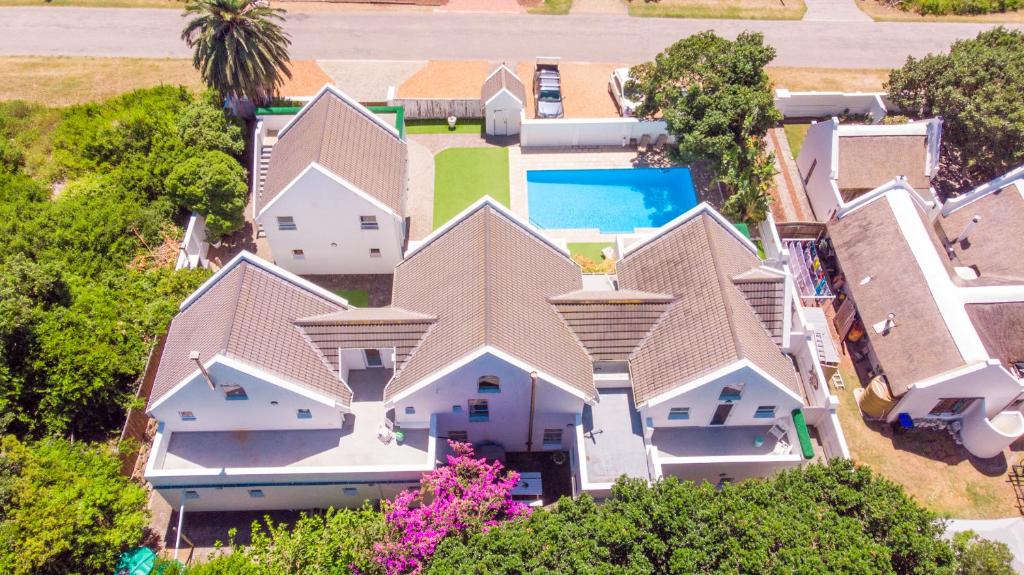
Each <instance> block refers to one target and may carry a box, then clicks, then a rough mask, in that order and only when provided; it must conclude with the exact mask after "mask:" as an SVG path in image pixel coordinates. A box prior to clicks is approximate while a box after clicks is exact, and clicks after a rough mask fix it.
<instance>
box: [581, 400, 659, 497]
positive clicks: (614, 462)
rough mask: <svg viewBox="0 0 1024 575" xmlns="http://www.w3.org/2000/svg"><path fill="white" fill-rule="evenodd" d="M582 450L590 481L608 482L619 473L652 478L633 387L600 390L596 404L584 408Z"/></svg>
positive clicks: (619, 474) (613, 479)
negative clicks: (634, 402) (634, 401)
mask: <svg viewBox="0 0 1024 575" xmlns="http://www.w3.org/2000/svg"><path fill="white" fill-rule="evenodd" d="M582 451H583V453H582V455H583V457H584V459H585V461H584V463H585V464H586V469H587V480H588V481H589V482H590V483H611V482H613V481H615V480H616V479H618V478H619V476H621V475H628V476H630V477H641V478H644V479H649V478H650V477H651V470H650V469H649V467H648V462H647V446H646V442H645V441H644V436H643V427H642V426H641V423H640V413H639V412H638V411H637V410H636V407H635V406H634V404H633V390H632V389H629V388H616V389H599V390H598V401H597V403H595V404H594V405H592V406H585V407H584V408H583V450H582Z"/></svg>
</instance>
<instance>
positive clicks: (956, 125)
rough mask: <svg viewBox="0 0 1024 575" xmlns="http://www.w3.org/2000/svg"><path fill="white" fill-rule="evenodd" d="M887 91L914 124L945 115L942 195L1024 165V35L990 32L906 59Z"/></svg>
mask: <svg viewBox="0 0 1024 575" xmlns="http://www.w3.org/2000/svg"><path fill="white" fill-rule="evenodd" d="M886 89H887V90H888V92H889V97H890V99H892V101H893V103H895V104H896V105H897V106H899V107H900V108H902V109H904V110H905V111H906V113H907V114H908V115H910V116H912V117H916V118H927V117H932V116H942V118H943V120H944V122H943V131H942V164H941V172H940V181H939V188H940V190H941V191H942V192H944V193H946V194H949V193H954V192H957V191H963V190H964V189H967V188H970V187H973V186H975V185H978V184H981V183H983V182H985V181H987V180H989V179H991V178H993V177H996V176H999V175H1001V174H1003V173H1004V172H1006V171H1008V170H1010V169H1011V168H1014V167H1016V166H1017V165H1019V164H1020V163H1022V162H1024V99H1022V98H1021V97H1020V95H1021V93H1024V32H1021V31H1019V30H1008V29H1006V28H1002V27H999V28H994V29H992V30H987V31H985V32H982V33H980V34H978V36H977V37H976V38H974V39H970V40H960V41H958V42H955V43H954V44H953V46H952V48H950V51H949V53H948V54H929V55H928V56H925V57H924V58H921V59H917V58H913V57H911V58H907V63H906V64H904V65H903V67H902V68H899V69H896V70H893V71H892V72H891V73H890V75H889V80H888V82H887V83H886Z"/></svg>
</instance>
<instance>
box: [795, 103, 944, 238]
mask: <svg viewBox="0 0 1024 575" xmlns="http://www.w3.org/2000/svg"><path fill="white" fill-rule="evenodd" d="M941 137H942V120H941V119H940V118H932V119H930V120H922V121H919V122H909V123H905V124H889V125H886V124H875V125H861V124H840V123H839V120H838V119H837V118H832V119H831V120H827V121H823V122H816V123H814V124H811V127H810V128H809V129H808V130H807V136H806V138H805V139H804V143H803V146H802V147H801V148H800V155H799V156H798V157H797V159H796V162H797V166H798V167H799V169H800V176H801V178H802V180H803V184H804V189H805V190H806V192H807V197H808V199H809V200H810V202H811V208H812V209H813V210H814V215H815V217H816V218H817V220H818V221H820V222H825V221H828V219H829V218H830V217H831V216H832V214H833V213H834V212H835V211H836V210H837V209H838V208H839V206H840V205H841V204H843V203H846V202H849V201H851V200H853V199H854V198H856V197H858V196H860V195H862V194H864V193H866V192H868V191H870V190H873V189H875V188H877V187H878V186H881V185H882V184H884V183H886V182H888V181H889V180H891V179H893V178H894V177H896V176H903V177H905V178H906V181H907V184H909V185H910V186H911V187H912V188H914V189H915V190H917V191H918V193H919V194H920V195H921V197H922V198H924V199H925V200H929V201H930V200H933V199H934V198H935V194H934V192H933V191H932V190H931V179H932V177H934V176H935V173H936V171H937V170H938V167H939V145H940V143H941V142H940V140H941Z"/></svg>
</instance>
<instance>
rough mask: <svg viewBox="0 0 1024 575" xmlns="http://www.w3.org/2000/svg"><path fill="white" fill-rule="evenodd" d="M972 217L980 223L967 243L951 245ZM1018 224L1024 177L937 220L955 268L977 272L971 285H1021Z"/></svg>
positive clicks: (1023, 209)
mask: <svg viewBox="0 0 1024 575" xmlns="http://www.w3.org/2000/svg"><path fill="white" fill-rule="evenodd" d="M947 203H948V202H947ZM944 207H945V206H944ZM945 211H946V210H945V209H943V212H945ZM975 216H980V218H981V221H980V222H978V224H977V225H976V226H974V228H973V229H972V230H971V233H970V234H969V236H968V238H967V240H966V241H960V242H953V240H955V239H957V236H959V235H960V233H961V232H963V230H964V228H965V227H967V225H968V223H969V222H970V221H971V220H972V219H973V218H974V217H975ZM1021 222H1024V174H1022V175H1021V176H1020V178H1019V179H1017V180H1016V181H1014V182H1011V183H1009V184H1006V185H1003V186H1000V187H997V188H995V189H994V190H992V191H990V192H989V193H987V194H984V195H981V196H979V197H976V198H973V199H971V201H969V202H965V203H964V204H963V205H962V206H961V207H958V208H957V209H955V210H953V211H951V212H950V213H948V214H947V215H943V216H942V217H940V218H938V223H939V226H940V229H941V231H942V232H943V235H944V238H945V239H946V240H947V241H948V242H952V244H951V246H950V247H951V248H952V249H953V253H954V255H955V256H956V265H959V266H974V267H976V269H977V271H978V279H976V280H971V281H970V282H969V283H970V284H971V285H980V284H993V285H997V284H1007V283H1016V284H1024V234H1021V233H1020V232H1019V228H1020V226H1021Z"/></svg>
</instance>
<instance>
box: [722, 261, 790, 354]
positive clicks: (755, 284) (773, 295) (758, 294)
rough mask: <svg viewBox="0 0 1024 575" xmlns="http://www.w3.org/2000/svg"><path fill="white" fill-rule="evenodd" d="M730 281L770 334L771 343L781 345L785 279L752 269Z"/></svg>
mask: <svg viewBox="0 0 1024 575" xmlns="http://www.w3.org/2000/svg"><path fill="white" fill-rule="evenodd" d="M732 281H733V283H734V284H736V287H738V288H739V289H740V291H741V292H743V295H744V297H746V298H747V303H748V304H749V305H750V307H751V308H753V309H754V312H755V313H757V317H758V319H760V320H761V324H762V325H764V328H765V329H766V330H768V333H770V334H771V336H772V341H774V342H775V343H776V344H780V345H781V344H782V320H783V318H782V314H783V313H784V311H785V310H784V305H785V301H786V284H785V278H783V277H782V276H779V275H773V274H768V273H765V272H764V271H762V270H761V269H759V268H754V269H751V270H749V271H747V272H744V273H742V274H740V275H737V276H734V277H733V278H732Z"/></svg>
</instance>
